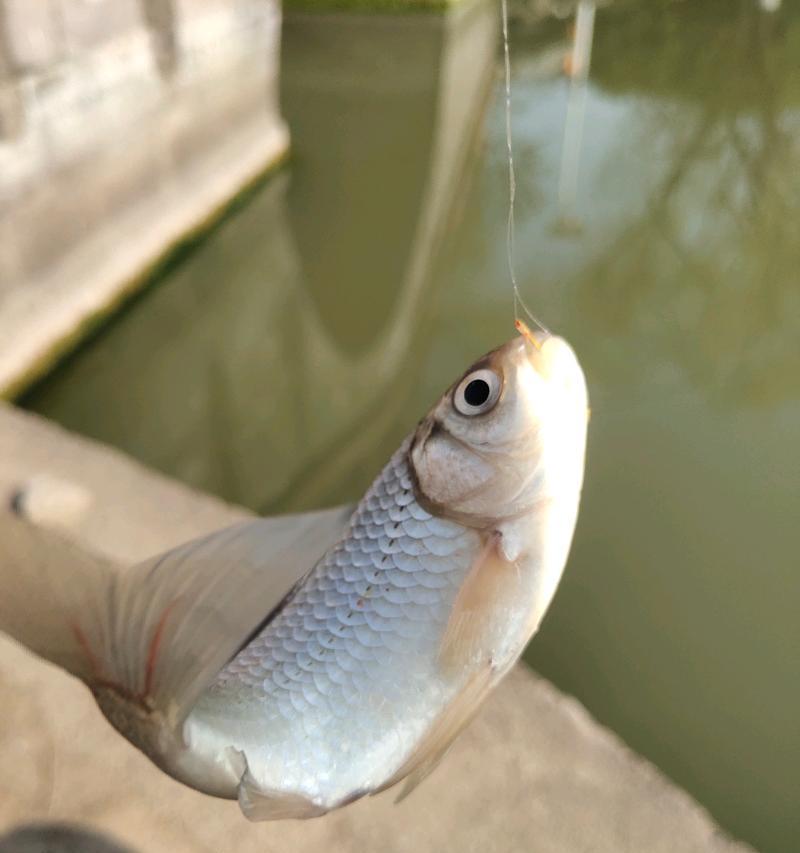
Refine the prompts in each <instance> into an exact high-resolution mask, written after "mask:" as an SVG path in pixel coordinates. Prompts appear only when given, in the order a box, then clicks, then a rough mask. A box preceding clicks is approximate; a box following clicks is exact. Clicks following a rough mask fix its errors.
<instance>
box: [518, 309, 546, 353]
mask: <svg viewBox="0 0 800 853" xmlns="http://www.w3.org/2000/svg"><path fill="white" fill-rule="evenodd" d="M514 328H515V329H516V330H517V331H518V332H519V333H520V334H521V335H522V337H523V338H525V340H526V341H528V343H531V344H533V345H534V346H535V347H536V349H538V350H539V351H541V349H542V345H541V344H540V343H539V341H537V340H536V338H535V336H534V334H533V332H532V331H531V330H530V329H529V328H528V327H527V325H526V324H525V323H524V322H523V321H522V320H520V319H519V317H518V318H517V319H516V320H514Z"/></svg>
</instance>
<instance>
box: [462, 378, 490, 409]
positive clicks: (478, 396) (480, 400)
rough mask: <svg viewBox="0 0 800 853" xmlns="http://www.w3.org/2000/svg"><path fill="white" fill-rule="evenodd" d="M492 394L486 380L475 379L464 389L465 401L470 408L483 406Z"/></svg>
mask: <svg viewBox="0 0 800 853" xmlns="http://www.w3.org/2000/svg"><path fill="white" fill-rule="evenodd" d="M491 393H492V389H491V388H490V387H489V383H488V382H487V381H486V380H485V379H473V380H472V382H470V383H469V384H468V385H467V387H466V388H465V389H464V399H465V400H466V401H467V403H468V404H469V405H470V406H476V407H477V406H482V405H483V404H484V403H485V402H486V401H487V400H488V399H489V395H490V394H491Z"/></svg>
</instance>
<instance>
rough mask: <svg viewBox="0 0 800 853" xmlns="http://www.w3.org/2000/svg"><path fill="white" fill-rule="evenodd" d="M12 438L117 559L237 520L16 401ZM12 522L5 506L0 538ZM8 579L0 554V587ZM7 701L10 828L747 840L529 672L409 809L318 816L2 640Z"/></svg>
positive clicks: (243, 848) (333, 841) (153, 844)
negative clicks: (133, 730) (245, 783)
mask: <svg viewBox="0 0 800 853" xmlns="http://www.w3.org/2000/svg"><path fill="white" fill-rule="evenodd" d="M0 448H2V450H0V498H2V497H5V498H8V497H9V496H11V495H13V494H15V493H18V492H19V489H20V487H21V486H24V485H25V484H26V483H30V482H31V479H32V478H33V477H35V476H36V475H41V474H47V475H48V476H49V477H51V478H54V479H55V480H57V481H60V482H62V483H69V484H70V485H71V487H72V489H75V488H79V489H84V490H86V492H87V493H88V494H89V495H90V497H91V509H90V510H89V511H86V512H84V513H83V514H82V515H81V514H80V513H79V514H78V515H77V516H76V514H75V512H74V511H70V512H69V513H66V514H65V515H64V516H63V518H62V519H61V520H59V516H58V511H57V509H58V507H57V503H58V502H57V500H56V501H55V508H54V506H53V505H52V504H51V505H50V507H49V515H48V519H49V521H48V523H52V524H57V525H60V526H62V527H66V528H67V529H68V530H69V531H70V533H71V535H72V536H73V537H74V538H76V539H77V540H78V541H79V542H82V543H84V544H85V545H87V547H92V548H95V549H99V550H102V551H103V552H104V553H106V554H108V555H110V556H112V557H114V558H116V559H118V560H120V561H127V560H131V559H134V558H138V557H140V556H143V555H144V554H145V553H149V552H152V551H154V550H156V549H158V548H163V547H166V546H168V545H171V544H174V543H176V542H177V541H180V540H182V539H185V538H186V537H187V536H190V535H193V534H197V533H200V532H202V531H205V530H209V529H211V528H213V527H217V526H220V525H222V524H225V523H228V522H230V521H231V520H232V519H234V518H236V517H238V515H239V514H240V513H239V511H237V510H236V509H235V508H232V507H228V506H225V505H224V504H221V503H220V502H218V501H216V500H214V499H211V498H208V497H205V496H202V495H196V494H193V493H192V492H190V491H189V490H188V489H186V488H184V487H183V486H180V485H177V484H175V483H171V482H170V481H168V480H165V479H164V478H163V477H160V476H157V475H154V474H152V473H151V472H149V471H147V470H146V469H144V468H142V467H141V466H139V465H137V464H135V463H133V462H131V461H130V460H127V459H126V458H125V457H124V456H122V455H121V454H119V453H118V452H116V451H112V450H109V449H108V448H105V447H102V446H98V445H95V444H92V443H90V442H88V441H85V440H82V439H78V438H76V437H74V436H72V435H69V434H67V433H65V432H63V431H62V430H60V429H58V428H55V427H53V426H52V425H50V424H47V423H45V422H42V421H40V420H38V419H37V418H35V417H33V416H31V415H27V414H23V413H21V412H19V411H16V410H14V409H12V408H10V407H7V406H3V405H0ZM56 491H58V490H56ZM68 492H69V490H67V492H65V493H68ZM70 506H74V505H73V504H70ZM3 517H4V514H3V511H2V510H0V535H2V522H3ZM10 583H13V578H9V577H4V576H3V567H2V566H0V584H10ZM0 705H2V708H3V716H2V724H0V832H2V831H5V830H9V829H11V828H13V827H14V826H16V825H18V824H20V823H23V822H24V823H29V822H31V821H42V820H49V821H70V822H72V823H75V822H77V823H80V824H83V825H85V826H86V827H87V828H88V829H90V830H93V831H99V832H105V833H110V834H111V835H112V836H113V837H114V838H115V839H118V840H119V841H120V842H123V843H125V844H128V845H130V846H131V847H132V848H133V849H135V850H141V851H148V853H159V851H164V853H166V851H169V853H183V851H187V853H188V851H207V852H209V851H214V853H222V851H229V850H236V851H237V853H249V851H253V853H256V851H259V853H262V851H265V850H293V851H309V853H310V851H316V850H327V849H335V850H337V851H340V853H348V851H352V852H353V853H355V851H363V850H382V851H387V853H426V851H459V853H461V851H468V850H474V851H481V853H492V851H496V853H510V851H531V850H535V851H536V853H568V851H569V853H575V851H581V850H587V851H588V850H591V851H609V853H611V851H613V853H625V851H631V853H634V851H635V853H641V851H648V853H660V851H663V852H664V853H667V851H669V853H675V852H676V851H698V853H699V851H735V850H746V849H748V848H746V847H744V846H743V845H740V844H737V843H735V842H733V841H730V840H729V839H727V838H725V837H724V836H723V835H722V834H721V833H720V832H719V830H718V829H717V828H716V826H715V825H714V824H713V823H712V821H711V820H710V818H709V817H708V815H707V814H706V813H705V811H704V810H703V809H702V808H701V807H699V806H698V805H697V804H696V803H694V802H693V801H692V800H691V798H690V797H689V796H688V795H686V794H685V793H683V792H682V791H680V790H679V789H677V788H676V787H675V786H673V785H672V784H671V783H670V782H669V781H667V780H666V779H665V778H664V777H663V776H662V775H661V774H660V773H659V772H658V771H657V770H656V769H655V768H654V767H652V765H650V764H648V763H647V762H645V761H643V760H642V759H640V758H638V757H637V756H635V755H633V754H632V753H631V752H630V751H629V750H628V749H627V748H626V747H625V746H624V745H623V744H622V743H621V742H620V741H619V740H618V739H617V738H616V737H615V736H614V735H612V734H611V733H610V732H608V731H606V730H604V729H602V728H601V727H600V726H599V725H598V724H597V723H596V722H594V721H593V720H592V719H591V718H590V716H589V715H588V713H587V712H586V711H585V710H584V709H583V708H582V707H581V706H580V705H579V704H578V703H577V702H576V701H575V700H572V699H570V698H568V697H565V696H563V695H562V694H560V693H559V692H558V691H557V690H556V689H555V688H554V687H553V686H552V685H550V684H548V683H547V682H546V681H544V680H543V679H541V678H538V677H537V676H535V675H534V674H533V673H531V672H530V671H529V670H527V669H525V668H524V667H519V668H518V669H517V670H516V671H515V672H514V673H513V674H512V675H511V676H510V677H509V678H508V679H507V681H506V682H505V683H504V684H503V686H502V687H501V688H500V689H499V690H498V692H497V693H496V694H495V695H494V696H493V697H492V699H491V700H490V701H489V702H488V704H487V706H486V707H485V709H484V711H483V712H482V713H481V714H480V715H479V717H478V719H477V720H476V721H475V723H474V724H473V725H472V726H471V727H470V729H469V730H468V731H467V732H466V733H465V734H464V735H463V736H462V737H461V738H460V739H459V740H458V742H457V743H456V745H455V747H454V748H453V750H452V752H451V753H450V755H448V757H447V759H446V760H445V761H444V762H443V764H442V765H441V766H440V767H439V768H438V769H437V771H436V772H435V773H434V775H433V776H432V777H431V778H430V779H429V780H427V782H426V783H425V784H424V785H423V786H422V787H421V788H420V789H419V790H418V791H416V792H415V793H414V794H413V795H412V796H411V797H410V798H409V799H408V800H406V801H405V802H404V803H402V804H401V805H399V806H395V805H394V804H393V802H392V798H393V795H392V793H391V792H388V794H386V795H382V796H380V797H376V798H374V799H368V800H365V801H361V802H359V803H356V804H355V805H353V806H351V807H349V808H347V809H344V810H342V811H341V812H338V813H334V814H332V815H329V816H327V817H325V818H322V819H319V820H315V821H311V822H307V823H298V822H284V823H280V824H260V825H252V824H248V823H247V821H246V820H245V819H244V818H243V817H242V816H241V815H240V814H239V811H238V807H237V806H236V805H235V804H233V803H229V802H224V801H218V800H213V799H210V798H207V797H205V796H203V795H201V794H197V793H195V792H193V791H191V790H189V789H187V788H184V787H183V786H181V785H179V784H178V783H176V782H173V781H172V780H170V779H168V778H167V777H165V776H164V775H163V774H161V773H160V772H159V771H158V770H156V769H155V768H154V767H153V766H152V765H151V764H150V763H149V762H148V761H147V760H146V759H145V758H144V757H143V756H141V755H140V754H139V753H138V752H137V751H136V750H135V749H133V747H131V746H129V745H128V744H127V743H126V742H124V741H123V740H122V739H121V738H119V737H118V736H117V735H116V734H115V733H114V732H113V731H112V730H111V728H110V727H109V726H108V725H107V724H106V723H105V721H104V720H103V719H102V717H101V716H100V713H99V711H98V710H97V709H96V707H95V706H94V702H93V701H92V699H91V697H90V696H89V694H88V692H87V691H86V690H85V688H84V687H83V686H82V685H80V684H78V683H77V682H76V681H74V680H73V679H71V678H70V677H69V676H67V675H66V674H64V673H62V672H60V671H57V670H56V669H55V668H53V667H51V666H49V665H47V664H45V663H43V662H41V661H38V660H36V659H34V658H33V657H32V656H31V655H30V654H28V653H27V652H25V651H24V650H22V649H21V648H19V647H18V646H16V645H15V644H14V643H12V642H11V641H8V640H5V639H0Z"/></svg>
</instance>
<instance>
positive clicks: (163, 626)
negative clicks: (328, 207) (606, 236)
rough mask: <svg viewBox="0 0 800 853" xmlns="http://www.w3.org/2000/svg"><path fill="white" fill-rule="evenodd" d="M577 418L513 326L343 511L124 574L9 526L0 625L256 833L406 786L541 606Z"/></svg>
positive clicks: (535, 338) (284, 523)
mask: <svg viewBox="0 0 800 853" xmlns="http://www.w3.org/2000/svg"><path fill="white" fill-rule="evenodd" d="M587 419H588V407H587V394H586V385H585V382H584V377H583V373H582V371H581V368H580V366H579V364H578V361H577V359H576V357H575V355H574V353H573V351H572V349H571V348H570V347H569V345H568V344H567V343H566V342H565V341H564V340H563V339H561V338H559V337H556V336H553V335H547V334H543V333H537V334H536V335H533V334H531V333H529V332H527V330H526V333H525V334H523V335H522V336H520V337H515V338H514V339H513V340H511V341H509V342H508V343H506V344H505V345H503V346H501V347H499V348H498V349H496V350H494V351H492V352H491V353H489V354H488V355H487V356H485V357H484V358H482V359H481V360H480V361H478V362H477V363H476V364H474V365H473V366H472V367H471V368H470V369H469V370H468V371H467V372H466V373H465V374H464V376H463V377H462V378H461V379H460V380H459V381H457V382H456V383H455V384H454V385H453V386H452V387H451V388H450V389H449V390H448V391H447V392H446V393H445V394H444V396H443V397H442V398H441V399H440V401H439V402H438V403H437V405H436V406H435V407H434V408H433V409H432V410H431V411H430V412H429V413H428V415H427V416H426V417H425V418H424V419H423V420H422V421H421V422H420V424H419V425H418V427H417V428H416V430H415V431H414V432H413V434H412V435H411V436H409V437H408V438H407V439H406V440H405V441H404V442H403V444H402V445H401V446H400V448H399V449H398V450H397V452H396V453H395V454H394V456H392V458H391V459H390V461H389V462H388V464H387V465H386V467H385V468H384V469H383V471H382V472H381V473H380V474H379V476H378V477H377V479H376V480H375V482H374V483H373V484H372V486H371V487H370V489H369V491H368V492H367V493H366V494H365V495H364V497H363V499H362V500H361V502H360V503H359V504H358V506H357V507H356V509H355V511H354V512H351V511H347V512H346V513H345V512H343V511H341V510H335V511H328V512H323V513H316V514H309V515H305V516H295V517H292V516H289V517H285V518H283V519H272V520H258V521H252V522H246V523H244V524H240V525H236V526H234V527H233V528H229V529H227V530H223V531H220V532H218V533H215V534H212V535H211V536H208V537H205V538H203V539H201V540H197V541H194V542H190V543H188V544H187V545H183V546H180V547H179V548H177V549H174V550H173V551H170V552H168V553H167V554H164V555H161V556H159V557H155V558H153V559H151V560H148V561H146V562H145V563H143V564H140V565H139V566H135V567H133V568H132V569H130V570H128V571H126V572H122V573H120V572H117V571H114V570H113V569H112V568H111V567H108V566H106V565H104V564H102V563H101V561H99V560H90V559H89V558H87V557H86V556H85V555H83V554H81V553H78V552H76V551H72V550H71V549H70V548H69V546H68V545H66V544H65V543H61V542H58V541H56V540H54V539H53V538H52V537H48V536H46V535H45V534H44V532H42V531H35V530H32V529H30V528H28V527H26V526H25V525H23V524H17V525H15V526H14V531H13V535H12V536H10V537H9V536H6V537H4V543H3V544H2V545H0V559H4V560H5V559H7V560H14V561H16V565H15V568H16V569H17V577H18V578H19V582H17V581H16V580H15V583H14V587H15V590H16V591H17V592H16V594H14V591H13V590H12V594H11V595H10V596H6V597H4V599H3V602H2V603H0V628H2V629H3V630H4V631H6V632H8V633H10V634H11V635H12V636H15V637H17V639H20V640H21V641H22V642H24V643H26V644H27V645H29V646H30V647H31V648H32V649H33V650H34V651H36V652H38V653H39V654H42V655H43V656H45V657H47V658H49V659H50V660H53V661H55V662H56V663H59V664H60V665H62V666H64V667H65V668H67V669H68V670H70V671H71V672H73V673H74V674H75V675H77V676H78V677H80V678H82V679H83V680H84V681H85V682H86V683H87V684H88V685H89V687H90V688H91V689H92V691H93V693H94V695H95V697H96V699H97V702H98V704H99V706H100V708H101V709H102V710H103V712H104V713H105V714H106V716H107V717H108V719H109V720H110V721H111V723H112V724H113V725H114V726H115V727H116V728H117V729H118V730H119V731H120V732H121V733H122V734H123V735H125V736H126V737H127V738H128V739H129V740H131V741H132V742H133V743H134V744H135V745H136V746H138V747H139V748H140V749H142V750H143V751H144V752H145V753H146V754H147V755H148V756H149V757H150V758H151V759H152V760H153V761H154V762H155V763H156V764H157V765H158V766H159V767H161V768H162V769H163V770H165V771H166V772H167V773H169V774H170V775H171V776H173V777H175V778H176V779H179V780H180V781H182V782H184V783H185V784H187V785H190V786H191V787H193V788H196V789H198V790H200V791H204V792H206V793H209V794H212V795H215V796H220V797H228V798H238V800H239V803H240V805H241V808H242V810H243V811H244V813H245V814H246V815H247V817H249V818H251V819H253V820H270V819H278V818H307V817H313V816H316V815H321V814H324V813H326V812H328V811H331V810H332V809H336V808H338V807H340V806H343V805H345V804H347V803H350V802H352V801H353V800H356V799H358V798H360V797H362V796H365V795H367V794H375V793H377V792H379V791H383V790H385V789H387V788H389V787H392V786H394V785H396V784H397V783H399V782H401V781H405V785H404V788H403V791H402V793H401V796H402V795H405V794H406V793H408V792H409V791H410V790H411V789H413V788H414V787H415V786H416V785H417V784H419V782H420V781H421V780H422V779H424V778H425V776H426V775H427V774H428V773H429V772H430V771H431V770H432V769H433V767H435V765H436V764H437V763H438V761H439V760H440V759H441V758H442V756H443V755H444V753H445V752H446V751H447V749H448V747H449V746H450V744H451V743H452V741H453V739H454V738H455V737H456V736H457V734H458V733H459V732H460V731H461V730H462V729H463V727H464V726H465V725H466V724H467V723H468V722H469V721H470V719H471V718H472V717H473V716H474V714H475V713H476V711H477V709H478V707H479V706H480V704H481V702H482V701H483V699H484V698H485V697H486V696H487V695H488V693H489V692H490V691H491V690H492V689H493V688H494V687H495V686H496V685H497V683H498V682H499V681H500V679H501V678H502V677H503V675H505V674H506V673H507V672H508V671H509V669H510V668H511V666H512V665H513V663H514V662H515V661H516V660H517V658H518V657H519V655H520V653H521V652H522V650H523V649H524V647H525V645H526V643H527V642H528V640H529V639H530V637H531V636H532V635H533V634H534V632H535V631H536V629H537V628H538V626H539V624H540V622H541V620H542V617H543V616H544V614H545V611H546V610H547V607H548V605H549V603H550V601H551V599H552V597H553V594H554V592H555V590H556V586H557V585H558V582H559V579H560V577H561V573H562V571H563V568H564V564H565V562H566V559H567V554H568V551H569V546H570V542H571V539H572V534H573V530H574V526H575V521H576V517H577V512H578V503H579V498H580V492H581V486H582V480H583V467H584V451H585V441H586V425H587ZM20 555H25V559H24V561H23V560H22V559H21V558H20ZM23 562H24V565H23ZM34 600H35V601H36V602H37V604H36V608H35V610H34V608H32V606H31V602H32V601H34Z"/></svg>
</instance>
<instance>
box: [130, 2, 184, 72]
mask: <svg viewBox="0 0 800 853" xmlns="http://www.w3.org/2000/svg"><path fill="white" fill-rule="evenodd" d="M139 6H140V8H141V12H142V20H143V21H144V23H145V26H146V27H147V29H148V30H149V32H150V40H151V42H152V45H153V53H154V54H155V60H156V66H157V67H158V72H159V74H161V76H162V77H163V78H165V79H170V78H171V77H173V76H174V74H175V71H176V70H177V67H178V39H177V32H176V31H177V15H176V12H175V0H139Z"/></svg>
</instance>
